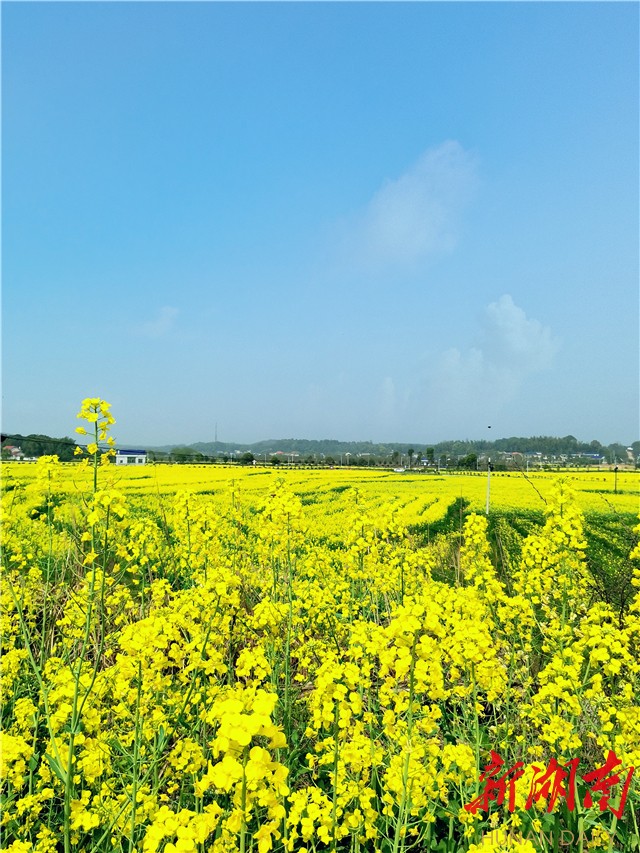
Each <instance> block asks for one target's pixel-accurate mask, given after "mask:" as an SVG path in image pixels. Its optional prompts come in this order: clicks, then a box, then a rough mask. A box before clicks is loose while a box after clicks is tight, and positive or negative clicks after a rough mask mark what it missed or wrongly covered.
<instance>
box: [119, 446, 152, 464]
mask: <svg viewBox="0 0 640 853" xmlns="http://www.w3.org/2000/svg"><path fill="white" fill-rule="evenodd" d="M146 461H147V451H146V450H116V465H145V464H146Z"/></svg>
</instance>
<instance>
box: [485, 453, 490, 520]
mask: <svg viewBox="0 0 640 853" xmlns="http://www.w3.org/2000/svg"><path fill="white" fill-rule="evenodd" d="M490 502H491V457H490V456H489V457H488V458H487V507H486V510H485V514H486V515H489V504H490Z"/></svg>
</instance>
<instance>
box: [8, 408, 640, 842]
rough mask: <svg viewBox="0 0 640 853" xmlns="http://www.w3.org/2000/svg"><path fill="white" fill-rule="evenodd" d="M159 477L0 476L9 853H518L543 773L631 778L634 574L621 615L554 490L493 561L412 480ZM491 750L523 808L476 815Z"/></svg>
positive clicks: (637, 600) (533, 819)
mask: <svg viewBox="0 0 640 853" xmlns="http://www.w3.org/2000/svg"><path fill="white" fill-rule="evenodd" d="M80 417H82V418H83V419H84V420H86V421H87V422H88V423H90V424H94V425H95V426H94V433H95V434H94V438H95V439H96V444H97V442H98V441H102V440H104V439H105V438H106V436H107V434H108V429H109V428H110V426H111V425H112V423H113V418H112V416H111V414H110V409H109V406H108V404H106V403H104V401H102V400H100V399H99V398H91V399H88V400H85V401H84V402H83V405H82V410H81V412H80ZM95 430H97V432H95ZM22 470H23V469H20V471H22ZM149 470H150V471H151V472H152V473H151V474H150V473H149V472H145V473H144V474H143V473H141V472H140V471H135V472H129V471H125V472H120V471H118V470H117V469H116V468H115V466H114V468H105V469H101V470H100V471H99V475H98V472H97V469H95V468H94V470H93V471H91V470H89V471H87V472H86V473H83V471H82V470H81V469H80V470H79V469H78V468H77V467H75V468H73V467H71V466H63V465H61V464H59V463H57V461H56V460H55V459H47V460H45V461H41V462H40V463H39V464H38V465H37V466H35V465H34V466H31V467H30V468H29V467H28V466H25V468H24V472H25V473H24V474H22V473H20V474H19V475H18V474H16V475H13V474H12V476H11V478H8V479H6V480H5V482H4V493H3V498H2V500H3V512H4V525H5V532H4V537H3V562H4V578H3V580H4V583H3V590H2V600H1V610H0V618H1V620H2V623H1V624H2V643H3V661H2V688H3V696H4V698H5V712H4V715H3V720H2V731H1V733H0V738H1V739H0V745H1V753H0V773H1V777H2V783H1V784H2V788H1V792H2V817H1V819H0V820H1V827H2V837H3V842H2V844H3V846H2V851H7V853H8V851H12V853H18V851H30V853H62V851H64V853H71V851H74V850H90V851H92V853H105V851H107V850H109V851H126V853H167V852H168V853H178V851H184V853H204V851H214V853H249V851H250V850H254V851H257V853H268V851H270V850H276V851H291V853H319V851H321V850H323V849H331V850H332V851H334V853H338V851H345V853H347V851H349V853H366V852H367V851H370V853H408V851H410V850H416V851H419V850H430V849H438V850H440V851H443V853H454V851H456V853H457V851H463V853H467V852H468V853H471V851H473V853H476V851H477V853H480V851H482V853H484V851H486V853H490V851H495V853H506V852H507V851H514V853H516V851H518V853H531V851H535V850H537V849H538V847H536V846H535V845H534V843H532V839H534V836H535V837H538V836H540V837H543V836H544V834H545V833H546V836H547V837H551V836H552V835H553V832H554V831H556V830H555V827H556V826H557V821H558V820H560V819H561V818H562V819H563V820H566V821H570V820H571V819H572V816H571V815H570V814H568V813H567V812H566V809H565V810H564V811H563V809H562V807H561V806H560V804H559V803H556V804H555V805H554V806H553V808H551V806H550V807H549V809H547V805H548V804H549V805H550V801H549V797H550V794H549V792H547V794H546V795H544V796H542V797H541V798H539V799H538V800H537V801H536V803H535V805H534V806H533V807H532V808H530V809H527V805H526V803H527V795H528V793H529V790H530V789H531V786H532V784H533V780H534V775H535V773H536V772H537V771H536V767H538V768H539V767H540V766H543V765H545V764H546V763H548V762H549V761H550V759H551V758H556V759H557V760H558V762H560V764H561V765H562V764H563V763H566V762H568V761H569V760H570V759H572V758H574V757H576V756H579V757H580V762H581V764H580V767H581V772H583V773H586V772H587V771H593V770H594V768H598V767H601V766H602V765H603V764H604V761H605V759H606V757H607V755H608V754H609V751H610V750H613V751H614V752H615V755H616V756H617V758H619V759H620V765H619V767H618V769H617V772H619V775H620V778H621V780H624V779H625V778H626V773H627V771H628V768H630V767H632V766H640V746H639V745H640V702H639V698H638V697H639V685H640V654H639V650H640V568H638V567H636V568H635V573H634V571H633V570H632V569H630V570H629V573H630V576H631V575H633V583H634V584H635V586H634V587H632V589H633V590H635V597H634V596H633V595H631V596H630V597H629V599H628V600H627V601H626V602H625V606H624V607H623V609H617V610H616V609H615V608H614V605H613V604H612V602H611V601H609V600H607V599H606V597H605V596H603V595H600V594H599V589H598V587H597V584H596V582H595V580H594V577H593V575H592V573H591V572H590V568H589V561H588V557H589V548H588V546H587V543H586V538H585V533H584V527H583V519H582V515H581V512H580V511H579V509H578V506H579V501H578V499H577V498H576V495H575V493H574V491H573V490H572V488H571V487H570V485H569V484H567V483H566V482H560V483H557V484H556V488H555V490H553V489H551V488H549V490H548V491H547V492H546V497H547V506H546V518H545V520H544V522H543V524H542V525H541V526H538V527H536V528H535V529H534V530H532V532H530V533H529V535H527V536H525V537H524V538H523V540H522V544H521V547H520V550H519V551H518V552H513V554H512V556H511V558H510V560H509V561H505V560H500V559H496V549H497V548H498V546H499V545H500V541H501V540H498V539H497V538H496V537H495V532H496V529H495V528H492V522H493V519H492V518H491V517H490V518H489V519H487V518H486V516H484V515H475V514H473V513H470V514H469V513H467V514H466V515H465V517H464V520H463V522H461V524H460V525H459V526H458V528H457V529H455V530H454V532H450V533H442V532H438V530H437V529H436V530H435V532H433V531H432V527H431V526H432V525H437V524H439V523H440V522H442V521H443V519H444V517H445V515H446V514H447V513H448V512H449V510H450V508H451V506H452V503H453V500H454V499H455V496H452V495H451V494H449V495H446V494H444V493H441V494H434V493H432V492H431V491H430V480H429V479H428V477H425V476H424V475H423V476H419V475H413V476H411V477H408V478H407V480H406V482H405V485H403V487H402V489H400V490H399V489H397V488H396V484H397V483H398V477H397V475H392V474H385V477H387V479H385V478H384V477H383V476H382V475H376V477H374V476H373V475H371V474H370V472H361V471H354V472H345V471H341V470H339V471H335V472H314V471H309V472H308V473H306V474H304V473H300V472H294V473H292V475H291V476H289V475H288V472H279V473H278V474H274V473H272V472H265V471H259V470H255V469H252V470H247V471H246V472H242V473H239V472H238V471H237V470H236V469H229V470H227V469H219V470H217V471H212V470H211V469H205V470H204V471H202V470H201V469H199V468H193V469H186V470H185V469H183V468H182V467H181V468H180V469H179V470H178V471H176V470H175V469H172V468H167V469H161V468H159V466H154V467H153V468H150V469H149ZM145 477H146V478H147V479H145ZM157 477H165V478H166V479H165V481H164V482H163V483H162V484H161V483H159V482H158V483H155V482H153V480H154V478H157ZM189 477H191V478H192V481H191V483H189V482H188V479H189ZM207 477H209V478H213V479H212V480H210V481H209V482H208V481H207V480H206V478H207ZM172 478H173V479H172ZM180 478H181V479H182V481H181V482H180V481H179V480H180ZM216 478H217V479H216ZM332 478H333V479H332ZM389 478H391V479H389ZM393 478H395V479H393ZM150 481H151V482H153V485H151V482H150ZM505 481H506V478H505ZM547 482H548V481H547V480H545V481H544V483H545V484H546V483H547ZM212 483H213V488H212ZM434 483H435V481H434ZM403 490H404V491H403ZM449 529H451V528H449ZM638 533H640V528H636V535H637V534H638ZM639 555H640V549H639V548H638V547H636V548H635V550H634V551H633V555H632V556H633V559H634V561H637V558H638V556H639ZM638 562H640V561H638ZM629 565H630V566H632V565H635V562H632V563H630V564H629ZM490 750H494V751H495V752H497V753H499V754H500V755H501V756H502V757H503V758H504V760H505V769H506V768H508V767H511V766H512V765H515V764H516V763H517V762H521V764H520V765H519V766H521V767H522V776H521V778H518V779H517V783H514V793H513V797H514V803H515V810H514V812H513V813H510V812H509V811H508V808H507V803H508V796H507V797H505V800H504V802H503V803H502V805H499V804H498V803H497V802H495V800H496V798H495V797H494V802H493V803H492V805H491V809H492V811H491V814H489V813H488V811H487V810H484V811H483V810H479V811H477V812H475V813H472V812H470V811H469V810H465V809H464V806H465V805H466V804H469V803H470V802H471V801H472V800H474V798H477V797H478V796H479V794H480V792H481V790H482V787H483V785H484V782H481V781H480V774H481V773H482V772H483V768H484V767H485V765H486V764H487V761H488V756H489V753H490ZM505 784H506V785H507V787H508V785H509V783H508V782H506V783H505ZM621 790H622V782H621V781H619V782H618V783H616V785H615V786H614V787H613V789H612V794H611V800H610V803H609V806H610V807H611V808H617V806H618V805H619V798H620V794H621ZM575 793H576V794H577V797H578V800H579V802H582V801H583V799H584V795H585V793H586V787H585V784H584V783H583V782H582V781H580V782H579V784H578V786H577V790H576V792H575ZM597 796H598V797H599V796H601V795H597ZM626 797H627V804H626V812H625V815H628V820H627V823H625V820H623V819H620V820H618V821H617V823H616V825H615V826H614V828H613V832H614V834H615V833H618V836H617V839H618V840H617V843H618V842H619V843H620V844H621V845H622V844H624V843H626V840H625V839H628V838H629V837H631V835H632V834H633V831H635V830H633V824H632V817H631V813H632V806H633V807H634V808H636V809H637V807H638V802H639V795H638V784H637V780H636V779H635V778H632V779H631V781H630V784H629V787H628V790H627V791H626ZM611 814H612V813H611V811H610V809H609V808H607V807H605V808H604V810H603V811H602V812H601V811H600V810H599V809H598V807H597V806H596V807H594V809H592V810H591V811H590V812H589V821H588V830H587V835H586V840H585V846H586V847H589V846H591V847H592V848H594V849H595V848H596V847H597V845H598V844H600V842H601V840H602V839H603V838H605V836H606V838H607V839H609V838H610V832H611V826H612V824H611ZM579 816H580V818H581V819H582V818H583V817H584V810H583V811H582V812H580V815H578V813H576V815H575V826H574V825H573V824H572V825H571V827H570V828H571V830H572V831H573V830H574V829H575V830H576V832H577V828H578V818H579ZM630 821H631V826H632V829H628V824H629V822H630ZM583 826H584V820H582V823H581V824H580V827H581V828H583ZM625 827H627V828H625ZM607 833H609V834H607ZM625 833H626V834H625ZM576 837H577V836H576ZM536 843H537V842H536ZM545 843H546V842H545ZM556 846H557V844H556ZM540 849H541V850H544V851H545V853H546V850H547V849H548V850H551V849H553V848H552V846H551V847H548V848H545V847H544V845H543V846H542V847H540ZM614 849H615V848H614ZM620 849H623V847H622V846H621V847H620ZM630 849H631V848H630Z"/></svg>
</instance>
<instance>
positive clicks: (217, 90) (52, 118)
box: [1, 2, 640, 446]
mask: <svg viewBox="0 0 640 853" xmlns="http://www.w3.org/2000/svg"><path fill="white" fill-rule="evenodd" d="M1 14H2V77H3V92H2V102H3V116H2V118H3V122H2V125H3V139H2V142H3V174H2V182H3V198H2V204H3V415H2V422H3V431H5V432H9V433H22V434H26V433H27V432H32V433H37V432H47V433H48V434H58V435H70V434H72V432H73V429H74V427H75V426H76V425H77V423H78V422H77V421H76V420H75V414H76V412H77V411H78V409H79V406H80V402H81V400H82V399H83V398H84V397H87V396H100V397H102V398H104V399H106V400H108V401H109V402H110V403H111V404H112V410H113V413H114V416H115V417H116V420H117V425H116V427H115V429H114V434H115V436H116V438H118V434H121V435H126V436H133V437H134V438H135V439H136V440H137V441H144V442H146V443H147V444H149V445H154V446H161V445H169V444H175V443H178V442H181V443H186V444H192V443H195V442H199V441H200V442H207V441H212V440H213V437H214V432H215V430H216V424H217V433H218V437H219V439H220V440H221V441H228V440H230V441H238V442H240V443H253V442H257V441H260V440H264V436H266V435H297V436H299V437H303V438H307V439H322V438H324V437H325V436H326V435H332V436H340V439H339V440H344V441H354V440H355V441H361V440H371V441H373V442H374V443H378V442H387V443H389V442H398V443H405V442H407V441H413V442H415V441H420V442H422V443H424V441H428V442H431V443H437V442H439V441H442V440H445V439H447V440H448V439H452V438H454V437H460V438H462V437H463V436H464V437H465V438H469V439H472V440H474V439H475V440H478V439H485V438H491V439H493V438H501V437H507V436H518V435H522V436H525V435H526V436H531V435H558V436H565V435H569V434H571V435H574V436H576V437H577V438H578V439H579V440H580V441H589V440H591V439H597V440H598V441H601V442H603V443H604V444H608V443H612V442H616V441H620V442H622V443H625V444H626V443H629V442H631V441H634V440H635V439H637V438H638V437H640V427H639V406H640V402H639V381H638V380H639V375H638V278H639V263H638V254H639V246H638V233H639V216H638V209H639V204H638V185H639V182H638V161H639V157H638V154H639V150H638V148H639V146H638V103H639V91H638V79H639V74H638V70H639V69H638V45H637V32H638V16H639V9H638V5H637V4H634V3H612V4H609V3H567V4H556V3H549V4H547V3H540V4H536V3H506V4H505V3H482V2H480V3H408V4H405V3H401V4H395V3H310V4H307V3H276V4H272V3H257V4H255V3H186V4H182V3H155V2H144V3H142V2H140V3H98V4H94V3H37V2H36V3H4V4H2V10H1ZM489 424H491V426H492V429H491V431H490V432H489V431H488V430H487V426H488V425H489ZM488 433H489V434H488ZM421 436H424V441H423V439H421ZM133 443H135V442H133Z"/></svg>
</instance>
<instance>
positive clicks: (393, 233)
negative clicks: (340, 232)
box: [347, 141, 477, 268]
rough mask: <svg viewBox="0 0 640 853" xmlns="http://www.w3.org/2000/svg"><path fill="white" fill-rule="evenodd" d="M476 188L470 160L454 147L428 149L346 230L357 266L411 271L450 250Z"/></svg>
mask: <svg viewBox="0 0 640 853" xmlns="http://www.w3.org/2000/svg"><path fill="white" fill-rule="evenodd" d="M476 183H477V178H476V164H475V160H474V158H473V157H472V156H471V155H470V154H469V153H468V152H466V151H465V150H464V149H463V148H462V146H461V145H460V144H459V143H458V142H455V141H450V142H444V143H443V144H442V145H438V146H437V147H435V148H430V149H428V150H427V151H425V152H424V154H422V156H421V157H420V158H419V160H418V161H417V162H416V163H415V164H414V165H413V166H412V167H411V168H410V169H409V170H408V171H406V172H405V173H404V174H402V175H400V177H399V178H397V179H395V180H388V181H386V182H385V184H384V185H383V186H382V187H381V188H380V189H379V190H378V191H377V192H376V193H375V195H374V196H373V198H372V199H371V201H370V202H369V204H368V205H367V207H366V209H365V210H364V211H362V213H361V214H360V215H359V216H357V217H356V220H355V222H353V223H352V224H351V226H349V228H348V231H349V234H348V236H347V241H348V242H350V243H351V244H352V249H353V250H354V253H355V255H356V259H357V261H358V262H359V263H360V264H362V265H364V266H366V267H374V268H378V267H386V266H412V265H415V264H416V263H417V262H418V261H420V260H422V259H424V258H426V257H428V256H430V255H433V254H436V253H440V252H449V251H451V250H452V249H453V248H454V246H455V245H456V242H457V236H458V234H457V232H458V220H459V215H460V213H461V211H462V208H463V207H464V205H465V204H466V202H467V201H468V199H469V197H470V195H471V193H472V191H473V189H474V187H475V185H476Z"/></svg>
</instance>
